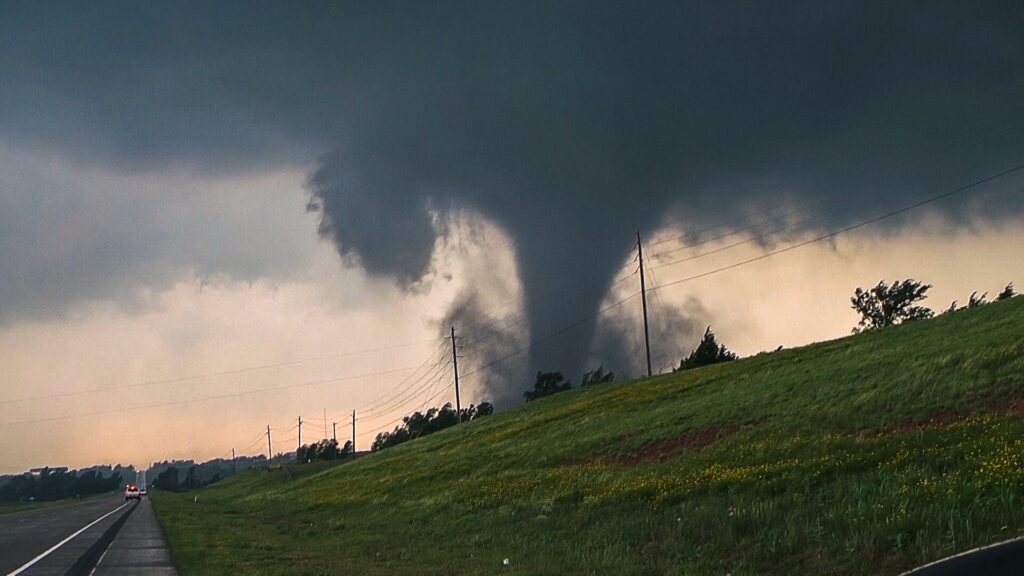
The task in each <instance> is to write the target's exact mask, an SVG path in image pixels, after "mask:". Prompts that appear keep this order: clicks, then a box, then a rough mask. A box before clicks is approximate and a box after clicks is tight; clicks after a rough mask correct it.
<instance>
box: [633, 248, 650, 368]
mask: <svg viewBox="0 0 1024 576" xmlns="http://www.w3.org/2000/svg"><path fill="white" fill-rule="evenodd" d="M636 250H637V257H638V258H639V260H640V300H641V302H643V308H644V350H645V351H646V352H647V376H648V377H650V376H651V337H650V333H649V332H648V330H647V282H646V280H645V279H644V243H643V242H642V241H641V240H640V231H639V230H637V231H636Z"/></svg>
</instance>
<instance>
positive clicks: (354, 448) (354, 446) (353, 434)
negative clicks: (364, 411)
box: [352, 410, 356, 458]
mask: <svg viewBox="0 0 1024 576" xmlns="http://www.w3.org/2000/svg"><path fill="white" fill-rule="evenodd" d="M352 457H353V458H355V457H356V411H355V410H353V411H352Z"/></svg>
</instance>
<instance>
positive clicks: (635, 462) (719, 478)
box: [154, 297, 1024, 575]
mask: <svg viewBox="0 0 1024 576" xmlns="http://www.w3.org/2000/svg"><path fill="white" fill-rule="evenodd" d="M193 496H196V497H197V501H193ZM154 503H155V504H156V506H157V512H158V515H159V518H160V521H161V523H162V524H163V526H164V528H165V531H166V534H167V537H168V539H169V543H170V545H171V548H172V552H173V555H174V558H175V561H176V562H178V564H179V566H180V568H181V569H182V570H183V572H184V573H205V574H225V573H308V574H327V573H329V574H395V573H399V572H404V573H408V574H451V573H470V574H497V573H508V574H725V573H731V574H733V575H739V574H768V573H771V574H797V573H806V574H892V573H895V572H899V571H901V570H904V569H909V568H911V567H913V566H916V565H918V564H921V563H923V562H925V561H929V560H933V559H936V558H939V557H942V556H945V555H948V554H951V553H954V552H957V551H960V550H964V549H968V548H971V547H974V546H977V545H980V544H986V543H990V542H994V541H998V540H1003V539H1006V538H1010V537H1013V536H1017V535H1020V534H1024V297H1021V298H1015V299H1012V300H1008V301H1003V302H997V303H993V304H989V305H986V306H983V307H980V308H976V309H972V310H965V311H960V312H956V313H952V314H944V315H942V316H940V317H938V318H935V319H933V320H927V321H919V322H915V323H911V324H908V325H905V326H901V327H898V328H892V329H888V330H884V331H880V332H875V333H865V334H860V335H856V336H851V337H848V338H843V339H841V340H835V341H831V342H824V343H820V344H815V345H811V346H807V347H804V348H799V349H793V350H783V351H780V352H775V353H772V354H763V355H759V356H755V357H753V358H749V359H744V360H740V361H737V362H731V363H728V364H721V365H716V366H711V367H707V368H702V369H697V370H693V371H689V372H687V373H682V374H670V375H664V376H659V377H655V378H651V379H646V380H639V381H631V382H623V383H615V384H610V385H602V386H598V387H594V388H589V389H582V390H574V391H572V392H567V393H563V394H559V395H555V396H551V397H549V398H546V399H543V400H539V401H536V402H531V403H529V404H527V405H524V406H521V407H519V408H516V409H513V410H509V411H506V412H503V413H500V414H497V415H495V416H492V417H490V418H486V419H482V420H479V421H476V422H472V423H468V424H465V425H462V426H459V427H457V428H454V429H450V430H448V431H445V432H441V433H438V434H436V435H433V436H430V437H426V438H422V439H420V440H416V441H413V442H410V443H408V444H405V445H402V446H399V447H396V448H391V449H388V450H385V451H383V452H381V453H377V454H374V455H371V456H367V457H364V458H362V459H357V460H356V461H355V462H352V463H348V464H343V465H339V466H335V467H332V468H330V469H324V468H314V467H303V466H296V467H291V468H290V469H289V470H285V471H282V470H277V471H273V472H266V471H253V472H250V473H246V474H243V475H241V476H239V477H236V478H233V479H231V480H228V481H225V482H222V483H220V484H217V485H214V486H211V487H209V488H206V489H203V490H200V491H197V492H192V493H188V494H183V495H170V494H159V495H157V496H156V497H155V498H154ZM506 558H508V559H509V565H508V566H507V567H506V566H504V565H503V560H504V559H506Z"/></svg>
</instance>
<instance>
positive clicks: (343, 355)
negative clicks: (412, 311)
mask: <svg viewBox="0 0 1024 576" xmlns="http://www.w3.org/2000/svg"><path fill="white" fill-rule="evenodd" d="M434 341H436V339H435V338H431V339H429V340H420V341H417V342H407V343H405V344H395V345H393V346H382V347H379V348H367V349H363V350H355V351H350V352H342V353H339V354H331V355H327V356H317V357H312V358H303V359H299V360H289V361H287V362H277V363H273V364H261V365H259V366H249V367H245V368H234V369H231V370H222V371H219V372H207V373H204V374H193V375H190V376H180V377H177V378H166V379H161V380H147V381H145V382H137V383H134V384H126V385H122V386H108V387H106V388H95V389H92V390H76V391H72V392H59V393H55V394H44V395H40V396H30V397H26V398H12V399H8V400H0V404H13V403H17V402H29V401H32V400H50V399H54V398H68V397H72V396H81V395H84V394H95V393H99V392H110V391H113V390H129V389H132V388H142V387H145V386H157V385H160V384H176V383H179V382H188V381H192V380H202V379H205V378H216V377H218V376H233V375H236V374H247V373H249V372H257V371H260V370H269V369H273V368H283V367H286V366H296V365H300V364H308V363H310V362H318V361H321V360H332V359H336V358H346V357H349V356H358V355H360V354H368V353H370V352H380V351H383V350H392V349H396V348H407V347H410V346H416V345H418V344H425V343H427V342H434Z"/></svg>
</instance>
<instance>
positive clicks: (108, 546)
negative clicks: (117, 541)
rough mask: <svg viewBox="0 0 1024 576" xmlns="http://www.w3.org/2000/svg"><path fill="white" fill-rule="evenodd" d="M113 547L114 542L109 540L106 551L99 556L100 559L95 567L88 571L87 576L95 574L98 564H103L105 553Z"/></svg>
mask: <svg viewBox="0 0 1024 576" xmlns="http://www.w3.org/2000/svg"><path fill="white" fill-rule="evenodd" d="M113 545H114V541H113V540H111V541H110V544H107V549H106V550H104V551H103V554H102V555H101V556H100V559H99V560H97V561H96V565H95V566H93V567H92V570H90V571H89V576H92V575H93V574H95V573H96V571H97V570H99V569H100V564H102V563H103V559H104V558H106V557H107V552H110V547H111V546H113Z"/></svg>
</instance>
